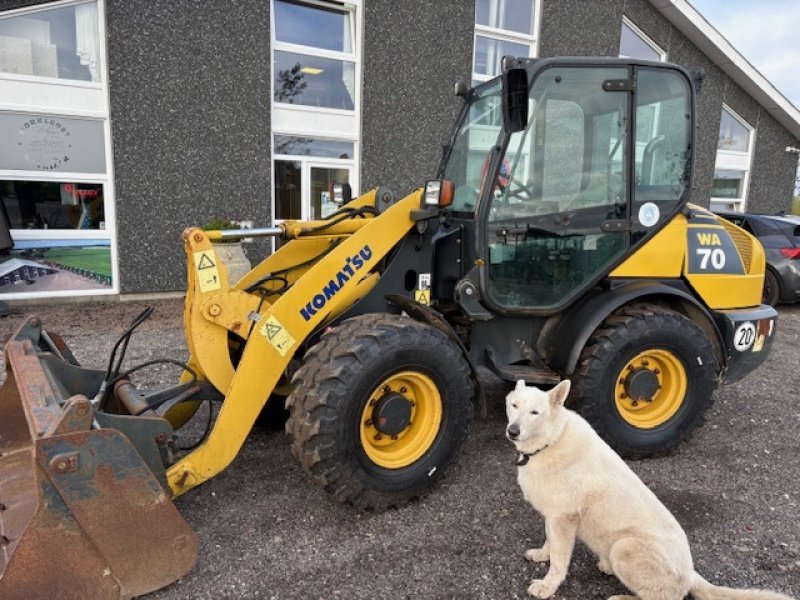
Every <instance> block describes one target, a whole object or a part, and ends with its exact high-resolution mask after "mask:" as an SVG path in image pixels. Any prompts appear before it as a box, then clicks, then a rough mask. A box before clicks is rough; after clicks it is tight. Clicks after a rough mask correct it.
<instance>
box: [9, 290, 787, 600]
mask: <svg viewBox="0 0 800 600" xmlns="http://www.w3.org/2000/svg"><path fill="white" fill-rule="evenodd" d="M154 304H155V306H156V308H157V310H156V314H155V316H154V317H153V318H152V319H151V320H150V321H149V322H148V323H146V324H145V325H144V326H142V327H141V328H140V330H139V332H138V333H137V334H136V336H134V341H133V343H132V344H131V349H130V351H129V359H128V361H129V363H135V362H139V361H142V360H146V359H148V358H152V357H156V356H171V357H178V358H185V356H186V347H185V343H184V340H183V333H182V321H181V309H182V304H181V302H179V301H161V302H156V303H154ZM143 306H144V305H143V304H140V303H123V304H73V305H55V306H41V307H27V310H26V312H36V313H38V314H40V315H41V316H42V317H43V320H44V322H45V324H46V326H47V327H48V328H49V329H51V330H53V331H56V332H59V333H61V334H62V336H63V337H64V338H65V340H66V341H67V343H68V344H69V345H70V346H71V347H72V349H73V351H74V353H75V354H76V356H77V357H78V359H79V360H80V361H81V362H83V363H84V364H86V365H91V366H101V365H103V364H104V362H105V360H106V357H107V356H108V353H109V351H110V349H111V346H112V345H113V342H114V340H115V338H116V337H117V336H118V335H119V334H120V333H121V332H122V330H123V329H124V328H125V325H126V324H127V323H128V322H129V321H130V320H131V319H132V318H133V317H134V316H135V314H136V313H137V312H138V311H139V310H141V309H142V307H143ZM780 313H781V319H780V322H779V330H778V337H777V340H776V343H775V347H774V349H773V352H772V356H771V358H770V361H769V362H768V364H766V365H764V366H763V367H761V368H760V370H759V371H758V372H756V373H754V374H752V375H751V376H750V377H749V378H747V379H746V380H745V381H743V382H741V383H738V384H736V385H733V386H730V387H725V388H723V389H721V390H719V391H718V392H717V393H716V402H715V404H714V407H713V408H712V410H711V411H710V413H709V415H708V419H707V424H706V425H705V426H704V427H703V428H702V429H701V430H699V431H698V432H697V433H696V434H695V435H694V437H693V438H692V439H691V440H690V441H689V442H687V443H686V444H684V445H683V446H682V447H681V448H680V449H679V450H678V451H676V452H675V453H673V454H672V455H671V456H669V457H667V458H662V459H652V460H644V461H638V462H633V463H631V467H632V468H633V469H634V470H635V471H636V472H637V473H638V474H639V476H640V477H641V478H642V479H643V480H644V481H645V483H647V484H648V485H649V486H650V487H651V488H652V489H653V491H655V493H656V494H657V495H658V496H659V497H660V498H661V500H662V501H663V502H664V503H665V504H666V505H667V507H668V508H670V509H671V510H672V511H673V513H674V514H675V516H676V517H677V518H678V520H679V521H680V522H681V524H682V525H683V526H684V528H685V529H686V532H687V534H688V536H689V541H690V543H691V545H692V549H693V554H694V557H695V564H696V568H697V570H698V571H699V572H700V573H701V574H702V575H703V576H705V577H706V578H707V579H709V580H711V581H712V582H715V583H718V584H724V585H730V586H735V587H743V586H753V587H760V588H772V589H776V590H781V591H783V592H785V593H789V594H792V595H794V596H796V597H800V460H799V459H798V457H800V439H799V438H798V435H797V432H798V428H799V426H800V407H798V394H797V389H798V384H800V376H798V372H797V370H796V369H797V364H798V363H797V356H798V354H797V347H798V341H800V306H790V307H781V309H780ZM20 318H21V317H20V315H19V314H17V315H15V316H12V317H9V318H6V319H3V320H2V321H0V336H4V335H6V334H7V333H9V332H10V331H11V329H12V327H13V326H15V324H16V323H18V322H19V320H20ZM0 339H2V337H0ZM173 377H174V372H173V371H170V369H168V368H164V370H162V371H156V372H154V373H151V374H150V379H151V381H150V383H159V384H160V383H163V384H166V383H170V382H172V379H173ZM482 383H483V385H484V386H485V388H486V390H487V396H488V398H489V401H490V411H489V417H488V419H486V420H480V419H476V420H475V421H473V423H472V426H471V431H470V436H469V438H468V439H467V442H466V443H465V446H464V448H463V449H462V451H461V453H460V456H459V458H458V460H457V461H456V463H455V464H454V465H453V466H452V467H451V468H450V469H449V471H448V473H447V475H446V477H444V478H443V480H442V481H441V484H440V485H439V486H438V487H437V488H436V489H435V490H434V491H433V492H432V493H431V494H430V495H429V496H428V497H427V498H425V499H424V500H422V501H419V502H416V503H413V504H411V505H409V506H407V507H405V508H403V509H399V510H392V511H389V512H385V513H382V514H360V513H358V512H356V511H355V510H354V509H352V508H350V507H348V506H344V505H340V504H337V503H335V502H333V501H331V500H330V499H329V498H328V497H327V496H326V494H325V493H324V492H322V491H321V490H319V489H317V488H316V487H314V486H313V485H312V484H311V483H310V482H309V481H308V480H306V478H305V476H304V474H303V472H302V471H301V470H300V468H299V466H298V465H297V464H295V462H294V459H293V458H292V456H291V454H290V452H289V446H288V443H287V438H286V437H285V436H284V435H283V434H282V433H280V432H270V431H265V430H261V429H256V430H254V431H253V432H252V433H251V435H250V438H249V439H248V441H247V443H246V445H245V446H244V448H243V450H242V452H241V453H240V455H239V457H238V458H237V459H236V460H235V462H234V463H233V464H232V465H231V466H230V467H229V468H228V469H227V470H226V471H224V472H223V473H222V474H220V475H219V476H217V477H216V478H215V479H213V480H212V481H210V482H208V483H206V484H205V485H203V486H201V487H199V488H197V489H195V490H193V491H192V492H189V493H188V494H186V495H184V496H182V497H180V498H178V499H177V500H176V504H177V507H178V509H179V510H180V511H181V513H182V514H183V515H184V516H185V518H186V519H187V520H188V522H189V524H190V525H191V526H192V527H193V528H194V529H195V531H197V533H198V534H199V536H200V540H201V547H200V557H199V560H198V564H197V566H196V567H195V569H194V570H193V571H192V572H191V573H190V574H189V575H188V576H186V577H185V578H184V579H182V580H181V581H178V582H176V583H175V584H173V585H171V586H170V587H168V588H165V589H163V590H160V591H158V592H155V593H153V594H151V595H149V596H148V597H147V598H148V600H150V599H152V600H168V599H176V600H177V599H184V598H192V599H198V600H199V599H206V598H209V599H210V598H214V599H219V598H276V599H277V598H332V597H333V598H337V597H341V598H382V597H393V598H456V597H458V598H492V599H494V598H524V597H525V590H526V588H527V586H528V583H529V581H530V580H531V579H533V578H534V577H539V576H541V575H543V573H544V568H543V567H542V566H535V565H533V564H531V563H528V562H527V561H525V560H524V559H523V557H522V553H523V552H524V551H525V550H526V549H527V548H530V547H532V546H537V545H540V544H541V542H542V540H543V535H544V534H543V525H542V520H541V518H540V517H539V516H538V515H537V514H535V512H534V511H533V509H532V508H531V507H530V506H529V505H527V504H526V503H525V502H524V501H523V499H522V494H521V492H520V491H519V488H518V487H517V484H516V481H515V468H514V458H515V455H514V452H513V450H512V448H511V446H510V444H509V443H508V442H507V441H506V440H505V439H504V437H503V430H504V427H505V419H504V410H503V408H502V400H503V397H504V395H505V393H506V391H507V390H508V388H507V387H506V384H504V383H503V382H500V381H499V380H497V379H495V378H494V377H493V376H491V375H490V374H488V373H484V374H483V377H482ZM595 562H596V561H595V559H594V558H593V557H592V556H590V554H589V552H588V551H587V550H586V548H585V547H583V546H581V545H580V544H579V545H578V546H577V548H576V551H575V555H574V558H573V562H572V566H571V569H570V572H569V575H568V577H567V580H566V582H565V583H564V584H563V585H562V586H561V588H560V589H559V590H558V592H557V594H556V596H555V597H556V598H582V599H589V598H606V597H608V596H609V595H611V594H616V593H624V592H623V587H622V586H621V584H619V583H618V582H617V581H616V580H615V579H614V578H612V577H608V576H605V575H603V574H601V573H600V572H599V571H598V570H597V568H596V566H595Z"/></svg>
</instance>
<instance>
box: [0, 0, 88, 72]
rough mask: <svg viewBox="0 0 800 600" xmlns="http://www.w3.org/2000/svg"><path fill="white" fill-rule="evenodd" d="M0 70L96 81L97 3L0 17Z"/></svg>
mask: <svg viewBox="0 0 800 600" xmlns="http://www.w3.org/2000/svg"><path fill="white" fill-rule="evenodd" d="M0 71H2V72H5V73H16V74H19V75H34V76H39V77H55V78H59V79H73V80H79V81H94V82H99V81H100V79H101V77H100V38H99V31H98V22H97V4H96V3H95V2H90V3H85V4H76V5H74V6H66V7H63V8H46V9H43V10H36V11H33V12H30V13H25V14H22V15H18V16H13V17H7V18H0Z"/></svg>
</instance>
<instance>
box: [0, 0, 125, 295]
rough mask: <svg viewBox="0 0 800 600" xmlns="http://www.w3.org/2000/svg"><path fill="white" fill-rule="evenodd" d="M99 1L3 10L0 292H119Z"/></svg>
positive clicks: (0, 16)
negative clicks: (3, 249)
mask: <svg viewBox="0 0 800 600" xmlns="http://www.w3.org/2000/svg"><path fill="white" fill-rule="evenodd" d="M103 9H104V2H103V1H102V0H98V1H92V2H86V1H83V2H58V3H53V4H40V5H37V6H34V7H26V8H21V9H16V10H11V11H5V12H2V13H0V79H2V80H3V81H2V82H3V86H4V89H6V90H9V91H10V93H9V94H8V95H7V96H6V97H5V99H4V105H3V108H2V110H0V211H3V212H4V213H5V214H4V216H5V217H6V219H7V220H8V222H9V224H10V227H11V237H12V240H13V243H14V246H13V248H12V249H11V250H10V252H9V253H7V254H5V255H0V298H32V297H50V296H80V295H97V294H111V293H116V292H118V291H119V288H118V282H117V274H116V270H117V265H116V247H115V243H114V242H115V238H116V223H115V214H114V186H113V172H112V164H111V163H112V153H111V144H110V135H111V131H110V124H109V120H108V112H109V111H108V94H107V89H106V80H107V78H106V77H105V75H104V71H103V69H105V66H104V65H103V63H104V59H103V58H102V57H104V52H105V46H104V40H105V37H104V36H105V32H104V22H103ZM76 82H77V83H76ZM20 99H24V100H20ZM87 115H91V116H87Z"/></svg>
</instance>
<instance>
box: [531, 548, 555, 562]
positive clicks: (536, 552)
mask: <svg viewBox="0 0 800 600" xmlns="http://www.w3.org/2000/svg"><path fill="white" fill-rule="evenodd" d="M525 558H527V559H528V560H529V561H531V562H546V561H548V560H550V551H549V550H548V549H547V548H531V549H530V550H525Z"/></svg>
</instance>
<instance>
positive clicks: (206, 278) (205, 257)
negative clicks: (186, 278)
mask: <svg viewBox="0 0 800 600" xmlns="http://www.w3.org/2000/svg"><path fill="white" fill-rule="evenodd" d="M192 256H193V258H194V268H195V272H196V275H197V285H198V286H199V288H200V293H202V294H205V293H206V292H213V291H214V290H218V289H219V288H221V287H222V281H221V280H220V277H219V269H218V268H217V264H216V263H215V262H214V259H213V258H212V256H213V253H211V252H210V251H208V250H200V251H198V252H194V253H193V254H192Z"/></svg>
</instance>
